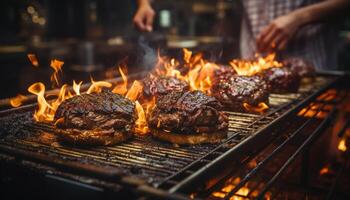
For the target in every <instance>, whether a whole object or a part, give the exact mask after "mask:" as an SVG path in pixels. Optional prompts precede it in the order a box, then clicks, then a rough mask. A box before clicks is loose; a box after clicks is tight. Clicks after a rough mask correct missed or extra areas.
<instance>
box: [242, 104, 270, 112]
mask: <svg viewBox="0 0 350 200" xmlns="http://www.w3.org/2000/svg"><path fill="white" fill-rule="evenodd" d="M243 107H244V108H245V109H246V110H247V111H250V112H255V113H260V114H262V113H264V112H265V111H266V110H267V109H268V108H269V106H267V105H266V104H265V103H264V102H260V103H259V104H258V106H252V105H249V104H248V103H243Z"/></svg>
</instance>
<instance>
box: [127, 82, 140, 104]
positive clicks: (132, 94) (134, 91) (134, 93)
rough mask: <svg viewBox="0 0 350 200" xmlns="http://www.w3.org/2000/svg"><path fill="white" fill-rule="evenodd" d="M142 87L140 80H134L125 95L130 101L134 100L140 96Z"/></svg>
mask: <svg viewBox="0 0 350 200" xmlns="http://www.w3.org/2000/svg"><path fill="white" fill-rule="evenodd" d="M142 89H143V86H142V83H141V82H140V81H134V82H133V83H132V85H131V87H130V89H129V90H128V92H127V93H126V95H125V97H126V98H128V99H130V100H132V101H135V100H136V99H137V98H138V97H139V96H140V94H141V92H142Z"/></svg>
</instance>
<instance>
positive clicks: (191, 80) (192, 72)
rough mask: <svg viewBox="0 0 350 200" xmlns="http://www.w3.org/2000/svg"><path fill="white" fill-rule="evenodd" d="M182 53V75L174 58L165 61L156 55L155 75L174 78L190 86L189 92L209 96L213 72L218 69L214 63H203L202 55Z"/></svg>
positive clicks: (186, 50)
mask: <svg viewBox="0 0 350 200" xmlns="http://www.w3.org/2000/svg"><path fill="white" fill-rule="evenodd" d="M183 53H184V56H183V60H184V62H185V64H184V65H183V66H182V67H186V69H185V71H184V72H183V73H182V72H181V71H180V69H178V68H179V66H180V64H179V62H178V61H177V60H175V59H174V58H172V59H167V58H166V57H161V56H160V55H158V63H157V65H156V68H155V72H156V74H157V75H161V76H170V77H176V78H178V79H180V80H183V81H186V82H187V83H188V84H189V85H190V88H191V90H200V91H202V92H204V93H206V94H210V88H211V86H212V80H213V75H214V72H215V70H217V69H219V68H220V67H219V66H218V65H217V64H215V63H212V62H208V61H205V60H204V59H203V56H202V54H195V55H193V54H192V52H191V51H189V50H188V49H183Z"/></svg>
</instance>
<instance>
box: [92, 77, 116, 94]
mask: <svg viewBox="0 0 350 200" xmlns="http://www.w3.org/2000/svg"><path fill="white" fill-rule="evenodd" d="M104 87H107V88H110V87H112V83H109V82H107V81H94V80H93V79H92V78H91V85H90V87H89V89H88V90H87V91H86V93H87V94H91V93H99V92H101V91H102V88H104Z"/></svg>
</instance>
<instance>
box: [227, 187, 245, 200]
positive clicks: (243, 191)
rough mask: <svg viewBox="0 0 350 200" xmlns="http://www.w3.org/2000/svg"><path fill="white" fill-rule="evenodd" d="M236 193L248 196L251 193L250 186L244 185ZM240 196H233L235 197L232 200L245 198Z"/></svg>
mask: <svg viewBox="0 0 350 200" xmlns="http://www.w3.org/2000/svg"><path fill="white" fill-rule="evenodd" d="M236 194H237V195H240V196H247V195H248V194H249V188H248V187H242V188H240V189H239V190H238V191H237V192H236ZM240 196H233V197H231V198H230V200H242V199H245V198H242V197H240Z"/></svg>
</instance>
